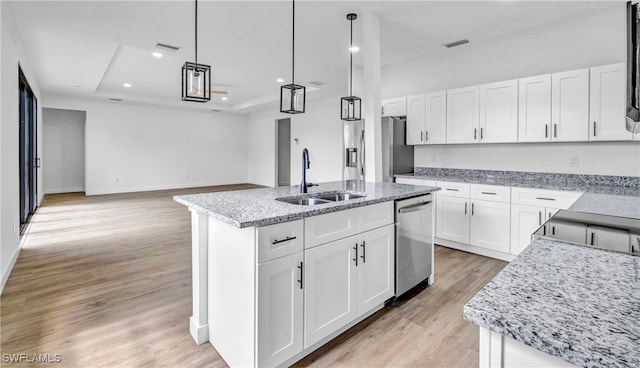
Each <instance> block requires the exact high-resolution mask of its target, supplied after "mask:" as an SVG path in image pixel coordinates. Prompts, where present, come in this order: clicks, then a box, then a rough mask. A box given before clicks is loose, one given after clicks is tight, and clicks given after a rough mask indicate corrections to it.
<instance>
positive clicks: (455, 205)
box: [436, 195, 469, 244]
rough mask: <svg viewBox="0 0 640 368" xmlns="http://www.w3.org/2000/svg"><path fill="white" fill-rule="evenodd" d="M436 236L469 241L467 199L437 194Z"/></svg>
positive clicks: (462, 241)
mask: <svg viewBox="0 0 640 368" xmlns="http://www.w3.org/2000/svg"><path fill="white" fill-rule="evenodd" d="M436 237H438V238H442V239H447V240H452V241H456V242H459V243H464V244H468V243H469V200H468V199H466V198H457V197H447V196H443V195H438V200H437V201H436Z"/></svg>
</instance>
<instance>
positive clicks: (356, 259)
mask: <svg viewBox="0 0 640 368" xmlns="http://www.w3.org/2000/svg"><path fill="white" fill-rule="evenodd" d="M353 249H355V251H356V258H352V259H351V260H352V261H356V267H358V243H356V246H355V247H353Z"/></svg>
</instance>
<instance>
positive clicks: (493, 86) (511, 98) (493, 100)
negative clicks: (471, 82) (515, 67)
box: [479, 79, 518, 143]
mask: <svg viewBox="0 0 640 368" xmlns="http://www.w3.org/2000/svg"><path fill="white" fill-rule="evenodd" d="M479 139H480V142H483V143H503V142H517V141H518V80H516V79H514V80H510V81H504V82H498V83H490V84H484V85H482V86H480V133H479Z"/></svg>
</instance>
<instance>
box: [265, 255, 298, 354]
mask: <svg viewBox="0 0 640 368" xmlns="http://www.w3.org/2000/svg"><path fill="white" fill-rule="evenodd" d="M302 261H303V256H302V252H298V253H295V254H291V255H289V256H286V257H282V258H278V259H275V260H273V261H269V262H264V263H260V264H258V279H257V283H258V285H257V288H258V300H257V304H258V307H257V313H258V320H257V324H258V344H257V355H258V366H260V367H265V366H268V367H270V366H275V365H278V364H280V363H282V362H284V361H286V360H287V359H289V358H292V357H293V356H294V355H296V354H297V353H299V352H301V351H302V349H303V347H302V323H303V318H302V315H303V304H302V300H303V294H304V292H303V289H302V287H303V284H302V282H303V280H302V269H301V267H302V264H303V263H302Z"/></svg>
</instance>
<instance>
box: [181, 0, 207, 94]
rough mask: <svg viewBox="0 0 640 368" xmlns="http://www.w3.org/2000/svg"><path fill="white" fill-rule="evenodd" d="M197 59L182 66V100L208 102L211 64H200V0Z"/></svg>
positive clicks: (196, 35)
mask: <svg viewBox="0 0 640 368" xmlns="http://www.w3.org/2000/svg"><path fill="white" fill-rule="evenodd" d="M195 3H196V4H195V5H196V11H195V46H196V47H195V51H196V55H195V56H196V61H195V62H190V61H187V62H185V63H184V65H183V66H182V101H192V102H208V101H209V100H211V66H210V65H205V64H198V0H195Z"/></svg>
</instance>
